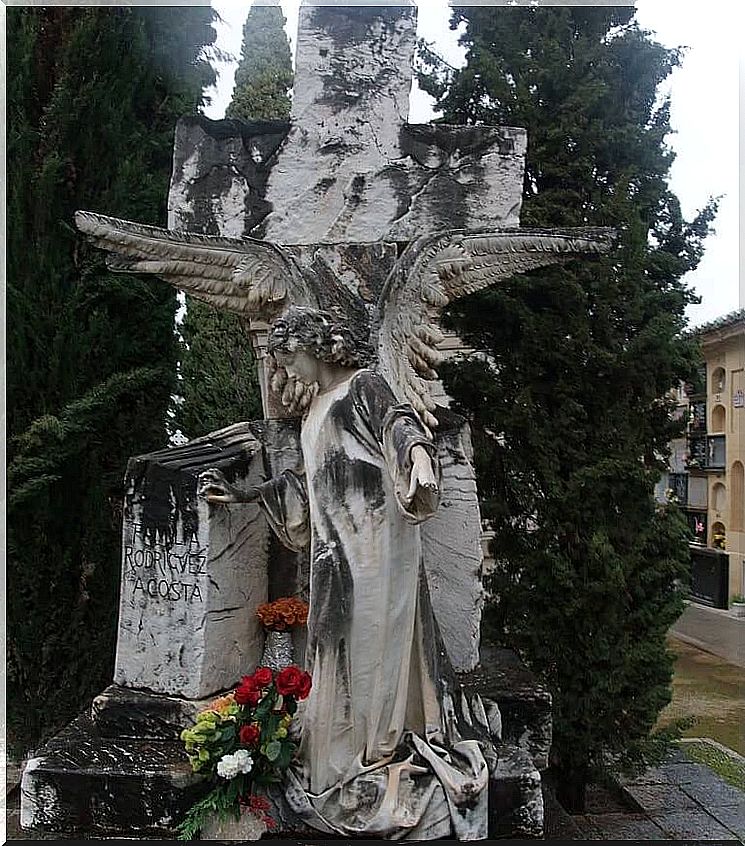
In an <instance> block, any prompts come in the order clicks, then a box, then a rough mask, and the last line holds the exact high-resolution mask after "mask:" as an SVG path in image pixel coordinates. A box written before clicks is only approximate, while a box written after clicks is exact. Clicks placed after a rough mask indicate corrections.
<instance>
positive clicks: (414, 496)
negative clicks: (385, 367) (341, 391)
mask: <svg viewBox="0 0 745 846" xmlns="http://www.w3.org/2000/svg"><path fill="white" fill-rule="evenodd" d="M352 392H353V396H354V400H355V405H356V406H357V409H358V411H359V413H360V416H361V418H362V420H363V422H364V424H365V425H366V427H367V428H368V430H369V431H370V433H371V434H372V435H373V436H374V438H375V439H376V441H377V443H378V447H379V449H380V451H381V453H382V455H383V458H384V460H385V464H386V467H387V469H388V472H389V474H390V476H391V478H392V480H393V484H394V489H395V491H396V498H397V500H398V504H399V506H400V507H401V509H402V510H403V513H404V515H405V516H406V517H407V519H409V520H411V521H413V522H420V521H421V520H425V519H426V518H427V517H431V516H432V514H434V512H435V511H436V510H437V506H438V504H439V484H440V465H439V461H438V460H437V448H436V446H435V444H434V442H433V440H432V434H431V432H430V431H429V429H427V427H426V426H425V425H424V424H423V423H422V420H421V418H420V416H419V415H418V414H417V413H416V411H414V409H413V408H412V407H411V406H410V405H408V403H400V402H398V400H397V399H396V397H395V396H394V394H393V391H391V388H390V386H389V385H388V383H387V382H386V381H385V379H383V377H382V376H380V375H379V374H378V373H375V372H373V371H371V370H364V371H362V372H361V373H360V374H358V375H357V376H356V377H355V379H354V381H353V383H352Z"/></svg>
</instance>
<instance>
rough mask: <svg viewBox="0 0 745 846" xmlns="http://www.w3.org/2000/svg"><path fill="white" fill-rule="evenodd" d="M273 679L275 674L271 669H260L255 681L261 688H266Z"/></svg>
mask: <svg viewBox="0 0 745 846" xmlns="http://www.w3.org/2000/svg"><path fill="white" fill-rule="evenodd" d="M273 679H274V673H273V672H272V671H271V670H270V669H269V667H259V669H258V670H256V672H255V673H254V681H255V682H256V684H258V685H259V687H266V686H267V685H269V684H271V683H272V680H273Z"/></svg>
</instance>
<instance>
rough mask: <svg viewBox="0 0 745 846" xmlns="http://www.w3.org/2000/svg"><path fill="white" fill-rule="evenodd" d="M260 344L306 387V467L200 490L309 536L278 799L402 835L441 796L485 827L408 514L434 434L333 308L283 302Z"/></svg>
mask: <svg viewBox="0 0 745 846" xmlns="http://www.w3.org/2000/svg"><path fill="white" fill-rule="evenodd" d="M269 349H270V355H271V356H272V358H274V360H275V361H276V364H277V365H278V367H282V368H284V370H285V371H286V372H287V375H288V378H292V379H294V380H295V381H296V382H300V383H303V384H304V385H307V386H308V391H309V393H310V395H311V396H312V399H311V401H310V403H309V406H308V408H307V409H306V412H305V415H304V418H303V424H302V430H301V444H302V452H303V461H304V469H305V474H304V477H300V476H298V475H296V474H295V473H293V472H292V471H289V470H288V471H285V472H284V473H282V475H280V476H279V477H278V478H275V479H270V480H269V481H267V482H265V483H264V484H262V485H260V486H258V487H254V488H250V489H249V490H247V491H240V490H238V489H236V488H235V487H233V486H232V485H230V484H229V483H228V482H227V481H226V480H225V478H224V477H223V476H222V474H221V473H220V472H219V471H217V470H211V471H207V472H206V473H204V474H202V476H201V480H200V481H201V489H200V492H201V493H202V495H204V496H206V497H207V499H208V500H210V501H212V502H253V501H258V502H259V503H260V504H261V505H262V507H263V510H264V513H265V514H266V516H267V518H268V520H269V523H270V524H271V525H272V527H273V528H274V530H275V531H276V532H277V534H278V536H279V537H280V539H281V540H282V542H283V543H284V544H286V545H287V546H289V547H290V548H291V549H300V548H303V547H305V546H307V545H308V544H310V549H311V553H310V558H311V568H310V573H311V575H310V613H309V618H308V647H307V650H306V662H307V663H308V665H309V666H308V669H309V670H310V671H311V673H312V676H313V688H312V690H311V695H310V698H309V699H308V703H307V706H306V710H305V713H304V714H303V716H302V739H301V744H300V750H299V762H300V763H299V764H298V766H297V767H296V768H294V769H292V770H291V771H290V774H289V789H288V790H287V791H286V796H287V800H288V802H289V803H290V804H291V807H292V810H293V811H295V813H297V814H298V815H299V816H300V817H301V818H302V819H303V820H304V821H306V822H307V823H308V824H309V825H311V826H312V827H314V828H317V829H319V830H320V831H323V832H327V833H336V834H344V835H347V836H352V835H356V836H369V837H376V836H381V835H388V836H390V835H391V833H399V836H400V833H402V832H407V833H408V835H409V837H413V838H414V839H429V838H430V837H433V836H435V837H437V836H447V835H448V834H449V833H450V831H451V829H450V818H451V813H450V811H449V803H450V805H452V807H453V809H454V814H453V816H454V821H455V822H456V823H457V825H458V827H459V829H461V830H462V831H464V832H469V831H470V832H471V836H479V837H481V836H486V832H485V830H484V829H483V827H482V826H480V825H479V821H478V820H474V819H471V817H472V816H473V815H474V814H476V815H478V813H479V811H480V810H481V811H483V808H482V807H481V803H480V799H481V798H482V795H483V792H484V790H485V788H486V785H487V780H488V769H487V765H486V762H485V760H484V756H483V752H482V749H481V747H480V746H479V744H478V743H477V741H476V739H475V735H473V736H466V737H463V736H461V735H460V733H459V732H458V730H457V729H456V727H455V725H454V724H450V721H449V719H448V715H452V714H453V713H454V712H453V703H452V701H448V699H447V697H448V693H452V690H450V691H449V690H448V685H447V683H446V682H444V681H443V679H445V678H447V677H448V676H449V675H450V674H449V673H448V672H443V669H444V668H443V667H442V666H441V664H442V662H443V660H444V658H443V656H442V655H441V654H440V650H439V648H438V642H437V639H436V637H435V634H434V620H433V617H432V611H431V608H430V605H429V599H428V596H427V587H426V579H425V578H424V577H423V571H422V547H421V541H420V537H419V523H421V522H422V521H423V520H426V519H427V518H428V517H430V516H431V515H432V514H434V512H435V510H436V509H437V504H438V494H439V488H438V476H439V465H438V462H437V458H436V449H435V446H434V443H433V440H432V435H431V434H430V432H429V431H428V429H427V427H426V426H425V425H424V424H423V423H422V421H421V418H420V417H419V415H418V414H417V413H416V412H415V411H414V409H413V408H412V407H411V406H410V405H407V404H401V403H399V402H398V401H397V400H396V397H395V396H394V394H393V392H392V391H391V389H390V387H389V385H388V383H387V382H386V381H385V379H384V378H383V377H382V376H380V375H379V374H378V373H376V372H375V371H374V370H371V369H369V368H368V367H366V366H365V365H366V364H368V362H369V358H370V350H369V347H368V345H367V344H365V343H358V342H356V341H355V339H354V337H353V336H352V334H351V333H349V332H346V331H345V327H343V326H342V325H340V324H339V323H338V322H336V321H334V319H333V317H332V316H331V315H329V314H325V313H324V312H321V311H318V310H315V309H309V308H299V307H292V308H290V309H289V310H288V311H287V313H286V314H285V315H284V316H283V317H280V318H279V319H278V320H276V321H275V322H274V324H273V326H272V329H271V332H270V336H269ZM427 775H428V776H429V777H428V778H426V777H425V776H427ZM456 809H459V810H460V811H461V813H462V814H463V816H461V814H460V813H457V811H456ZM481 816H482V817H483V818H484V821H485V814H483V813H482V814H481Z"/></svg>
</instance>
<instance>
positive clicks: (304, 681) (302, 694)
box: [295, 673, 312, 699]
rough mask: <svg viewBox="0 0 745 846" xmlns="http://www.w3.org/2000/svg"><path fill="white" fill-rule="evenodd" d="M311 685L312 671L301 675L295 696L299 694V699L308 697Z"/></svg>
mask: <svg viewBox="0 0 745 846" xmlns="http://www.w3.org/2000/svg"><path fill="white" fill-rule="evenodd" d="M311 685H312V681H311V677H310V673H303V674H302V676H301V677H300V681H299V682H298V686H297V691H296V693H295V696H297V698H298V699H306V698H307V696H308V694H309V693H310V688H311Z"/></svg>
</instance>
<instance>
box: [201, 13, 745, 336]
mask: <svg viewBox="0 0 745 846" xmlns="http://www.w3.org/2000/svg"><path fill="white" fill-rule="evenodd" d="M212 5H213V7H214V8H215V9H216V10H217V12H218V13H219V14H220V16H221V17H222V18H223V21H224V23H222V24H217V27H216V28H217V46H218V47H219V48H221V49H222V50H225V51H227V52H228V53H231V54H232V55H233V56H235V57H236V62H234V63H230V64H226V65H221V66H220V68H219V72H220V78H219V80H218V84H217V88H216V90H215V91H214V93H213V94H212V96H213V102H212V103H211V105H210V106H209V107H208V108H207V109H205V113H206V114H207V115H208V116H209V117H212V118H221V117H224V114H225V108H226V106H227V104H228V103H229V102H230V97H231V93H232V90H233V81H234V75H235V66H236V63H237V57H238V56H239V55H240V50H241V37H242V29H243V22H244V21H245V18H246V15H247V14H248V8H249V5H250V4H249V3H248V2H235V0H212ZM281 5H282V9H283V11H284V14H285V17H286V18H287V27H286V28H287V32H288V35H289V38H290V43H291V44H293V42H294V38H295V33H296V31H297V14H298V7H299V5H300V3H299V0H281ZM418 5H419V25H418V34H419V35H420V36H421V37H423V38H425V39H426V40H427V41H432V42H434V45H435V49H436V50H437V51H438V52H439V53H440V54H441V55H443V56H444V57H445V58H446V59H447V60H448V61H449V62H450V63H451V64H454V65H458V64H462V62H463V51H462V50H461V48H460V47H459V46H458V43H457V34H456V33H453V32H451V30H450V28H449V26H448V20H449V8H448V2H447V0H426V3H425V2H424V0H418ZM636 6H637V19H638V21H639V23H640V25H641V26H642V27H643V28H644V29H647V30H650V31H651V32H653V33H654V34H655V37H656V38H657V40H659V41H660V42H661V43H662V44H664V45H665V46H666V47H686V48H687V49H686V53H685V56H684V58H683V61H682V65H681V67H679V68H677V69H676V70H675V71H673V73H672V74H671V75H670V77H669V79H668V81H667V83H666V86H667V88H668V89H669V91H670V93H671V97H672V105H671V123H672V127H673V130H674V133H673V134H672V135H671V136H670V137H669V139H668V143H669V144H670V146H671V147H672V148H673V149H674V150H675V152H676V154H677V158H676V160H675V162H674V164H673V167H672V170H671V174H670V184H671V187H672V189H673V190H674V191H675V193H676V194H677V195H678V197H679V198H680V201H681V205H682V207H683V213H684V215H686V216H687V217H689V218H690V217H692V216H693V214H694V213H695V211H696V210H697V209H698V208H701V207H702V206H703V205H704V204H705V203H706V201H707V199H708V197H709V196H719V195H723V197H722V200H721V203H720V207H719V214H718V216H717V219H716V221H715V224H714V225H715V229H716V233H715V234H714V235H711V236H710V237H709V238H708V239H707V242H706V254H705V255H704V258H703V260H702V261H701V264H700V265H699V267H698V269H697V270H696V271H694V272H693V273H691V274H689V276H688V277H687V279H686V281H687V282H688V283H689V284H690V285H692V286H693V287H694V288H695V290H696V293H697V294H698V296H700V297H701V298H702V302H701V304H700V305H697V306H692V307H690V309H689V312H688V315H689V318H690V320H691V323H692V325H696V324H699V323H703V322H706V321H709V320H712V319H713V318H715V317H719V316H720V315H723V314H726V313H728V312H730V311H733V310H734V309H736V308H738V307H745V293H744V292H743V291H742V287H743V283H742V282H741V283H740V285H739V287H740V292H739V296H738V270H739V263H738V257H739V252H738V246H739V244H738V242H739V195H738V183H739V178H738V177H739V149H738V106H739V94H738V60H739V61H740V62H741V63H742V62H743V61H744V60H745V48H744V47H743V39H742V32H743V12H742V7H741V6H740V4H739V3H737V2H729V0H709V2H708V3H707V4H705V6H704V5H702V4H701V3H699V2H698V0H637V3H636ZM495 11H496V10H495ZM431 103H432V101H431V98H430V97H428V96H427V95H426V94H424V93H423V92H422V91H419V89H418V87H417V85H416V82H415V83H414V89H413V91H412V97H411V107H410V113H409V120H410V121H411V122H412V123H425V122H427V121H428V120H431V119H432V118H433V117H434V116H435V114H434V112H433V111H432V108H431Z"/></svg>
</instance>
